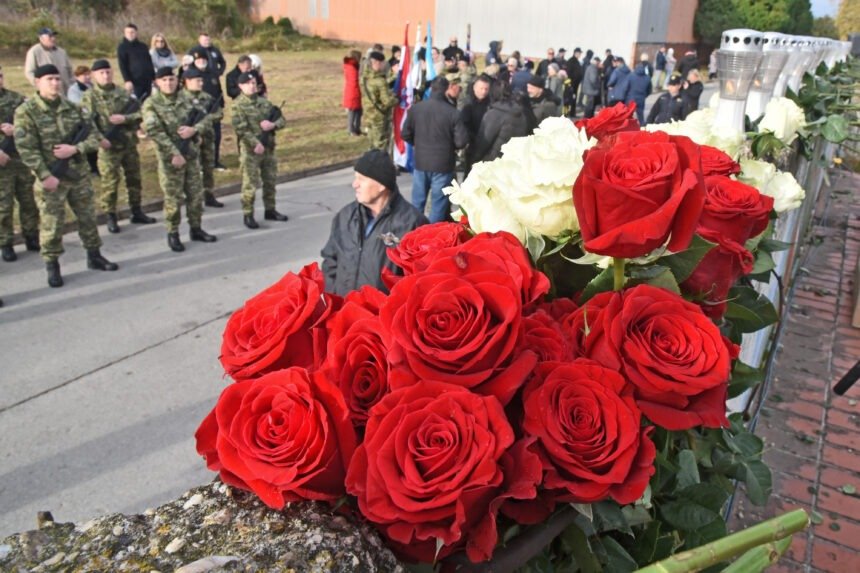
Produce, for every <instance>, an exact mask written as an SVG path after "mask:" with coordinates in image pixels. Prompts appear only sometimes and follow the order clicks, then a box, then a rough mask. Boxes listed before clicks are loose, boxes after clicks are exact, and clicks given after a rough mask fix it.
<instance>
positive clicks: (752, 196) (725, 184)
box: [699, 175, 773, 244]
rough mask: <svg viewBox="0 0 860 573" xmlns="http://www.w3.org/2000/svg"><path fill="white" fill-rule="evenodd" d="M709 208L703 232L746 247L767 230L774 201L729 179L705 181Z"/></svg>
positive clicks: (702, 221) (704, 213) (716, 177)
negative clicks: (751, 240)
mask: <svg viewBox="0 0 860 573" xmlns="http://www.w3.org/2000/svg"><path fill="white" fill-rule="evenodd" d="M705 189H706V190H707V195H706V196H705V207H704V209H703V210H702V218H701V219H699V229H707V230H709V231H713V232H715V233H717V234H718V235H721V236H722V237H725V238H727V239H731V240H732V241H735V242H736V243H740V244H744V243H745V242H746V241H747V240H748V239H750V238H752V237H755V236H756V235H758V234H760V233H761V232H762V231H764V230H765V229H766V228H767V225H768V222H769V221H770V212H771V210H773V197H768V196H767V195H762V194H761V193H759V191H758V189H756V188H755V187H752V186H751V185H747V184H746V183H741V182H740V181H735V180H734V179H730V178H728V177H726V176H725V175H711V176H710V177H705Z"/></svg>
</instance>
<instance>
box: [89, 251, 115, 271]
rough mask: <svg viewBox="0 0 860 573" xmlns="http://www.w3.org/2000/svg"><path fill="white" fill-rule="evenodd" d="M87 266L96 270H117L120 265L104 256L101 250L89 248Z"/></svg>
mask: <svg viewBox="0 0 860 573" xmlns="http://www.w3.org/2000/svg"><path fill="white" fill-rule="evenodd" d="M87 268H88V269H92V270H94V271H115V270H117V269H118V268H119V265H118V264H116V263H112V262H110V261H109V260H107V259H106V258H104V257H103V256H102V253H101V251H100V250H98V249H89V250H88V251H87Z"/></svg>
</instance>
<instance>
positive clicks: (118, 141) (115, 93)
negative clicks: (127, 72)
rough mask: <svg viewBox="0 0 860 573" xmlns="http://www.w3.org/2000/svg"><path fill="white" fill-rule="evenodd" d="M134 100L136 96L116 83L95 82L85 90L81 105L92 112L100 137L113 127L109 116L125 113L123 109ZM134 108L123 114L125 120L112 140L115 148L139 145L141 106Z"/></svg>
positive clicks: (88, 111)
mask: <svg viewBox="0 0 860 573" xmlns="http://www.w3.org/2000/svg"><path fill="white" fill-rule="evenodd" d="M133 101H135V100H134V98H132V97H131V96H130V95H129V94H128V92H126V91H125V90H124V89H122V88H120V87H117V86H116V85H114V84H109V85H107V86H100V85H98V84H93V87H92V88H90V89H88V90H87V91H85V92H84V97H83V99H82V100H81V107H83V108H84V111H85V112H86V113H88V114H90V117H91V118H92V120H93V125H95V126H96V128H97V129H98V130H99V137H101V138H104V136H105V134H106V133H107V132H108V131H109V130H110V129H111V128H112V127H113V124H112V123H111V122H110V120H109V119H108V118H109V117H110V116H111V115H113V114H115V113H117V114H123V113H122V112H123V110H125V109H127V107H128V106H129V104H131V103H132V102H133ZM134 109H135V111H132V112H130V113H125V114H123V115H125V122H124V123H123V124H122V125H121V126H119V128H120V129H118V130H117V137H116V138H114V141H112V142H111V147H112V148H113V149H125V148H127V147H133V146H135V145H137V142H138V139H137V128H138V127H140V120H141V114H140V106H135V107H134Z"/></svg>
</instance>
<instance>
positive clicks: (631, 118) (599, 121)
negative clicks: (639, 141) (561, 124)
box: [575, 102, 640, 141]
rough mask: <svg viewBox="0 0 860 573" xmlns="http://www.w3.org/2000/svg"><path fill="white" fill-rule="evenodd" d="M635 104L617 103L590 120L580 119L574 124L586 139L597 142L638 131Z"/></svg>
mask: <svg viewBox="0 0 860 573" xmlns="http://www.w3.org/2000/svg"><path fill="white" fill-rule="evenodd" d="M635 114H636V103H635V102H631V103H630V104H625V103H621V102H619V103H617V104H615V105H614V106H612V107H605V108H603V109H602V110H601V111H600V113H598V114H597V115H595V116H594V117H592V118H590V119H580V120H579V121H577V122H576V123H575V125H576V127H578V128H579V129H584V130H585V133H586V135H588V137H595V138H597V139H598V140H599V141H604V140H605V139H607V138H609V137H611V136H613V135H615V134H616V133H621V132H624V131H639V129H640V127H639V120H637V119H636V115H635Z"/></svg>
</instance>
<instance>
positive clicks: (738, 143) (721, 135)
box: [707, 125, 746, 160]
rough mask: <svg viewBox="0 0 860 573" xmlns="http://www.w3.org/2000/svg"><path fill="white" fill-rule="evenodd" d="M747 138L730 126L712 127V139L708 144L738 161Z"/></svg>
mask: <svg viewBox="0 0 860 573" xmlns="http://www.w3.org/2000/svg"><path fill="white" fill-rule="evenodd" d="M745 141H746V136H745V135H744V133H743V132H741V131H738V130H736V129H734V128H732V127H729V126H728V125H714V126H712V127H711V137H710V139H709V141H708V143H707V145H710V146H711V147H716V148H717V149H719V150H720V151H722V152H723V153H725V154H726V155H729V156H730V157H731V158H732V159H734V160H737V158H738V157H739V156H740V154H741V151H742V150H743V148H744V142H745Z"/></svg>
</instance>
